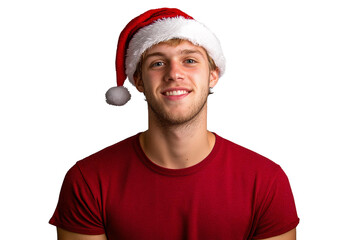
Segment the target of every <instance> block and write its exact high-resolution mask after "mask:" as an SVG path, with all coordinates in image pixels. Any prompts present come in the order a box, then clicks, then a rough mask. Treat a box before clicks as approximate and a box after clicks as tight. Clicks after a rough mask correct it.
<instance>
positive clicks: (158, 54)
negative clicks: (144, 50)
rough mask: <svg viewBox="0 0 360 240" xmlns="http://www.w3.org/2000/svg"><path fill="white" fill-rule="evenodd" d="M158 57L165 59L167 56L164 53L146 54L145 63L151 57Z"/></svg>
mask: <svg viewBox="0 0 360 240" xmlns="http://www.w3.org/2000/svg"><path fill="white" fill-rule="evenodd" d="M154 56H155V57H157V56H159V57H164V56H165V54H164V53H162V52H153V53H149V54H146V55H145V57H144V60H143V61H144V62H145V61H146V59H148V58H149V57H154Z"/></svg>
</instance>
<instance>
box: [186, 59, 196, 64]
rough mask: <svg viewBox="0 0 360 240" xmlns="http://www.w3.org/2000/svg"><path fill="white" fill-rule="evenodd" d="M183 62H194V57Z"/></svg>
mask: <svg viewBox="0 0 360 240" xmlns="http://www.w3.org/2000/svg"><path fill="white" fill-rule="evenodd" d="M185 62H186V63H195V62H196V61H195V60H194V59H186V60H185Z"/></svg>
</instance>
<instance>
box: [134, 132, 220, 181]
mask: <svg viewBox="0 0 360 240" xmlns="http://www.w3.org/2000/svg"><path fill="white" fill-rule="evenodd" d="M140 134H141V132H140V133H138V134H137V135H135V137H134V141H133V142H134V147H135V150H136V152H137V153H138V155H139V158H140V160H141V162H142V163H143V164H144V165H145V166H146V167H148V168H149V169H150V170H152V171H154V172H156V173H158V174H161V175H165V176H173V177H175V176H186V175H191V174H194V173H196V172H198V171H199V170H201V169H203V168H204V167H205V166H206V165H208V164H209V163H210V162H211V161H212V160H213V159H214V158H215V156H216V154H217V153H218V151H219V149H220V146H221V143H222V139H221V137H219V136H218V135H217V134H216V133H213V134H214V135H215V144H214V147H213V149H212V150H211V152H210V153H209V155H208V156H207V157H205V158H204V159H203V160H202V161H200V162H199V163H197V164H195V165H193V166H191V167H187V168H181V169H171V168H165V167H162V166H159V165H157V164H155V163H154V162H152V161H151V160H150V159H149V158H148V157H147V156H146V154H145V153H144V151H143V149H142V148H141V145H140Z"/></svg>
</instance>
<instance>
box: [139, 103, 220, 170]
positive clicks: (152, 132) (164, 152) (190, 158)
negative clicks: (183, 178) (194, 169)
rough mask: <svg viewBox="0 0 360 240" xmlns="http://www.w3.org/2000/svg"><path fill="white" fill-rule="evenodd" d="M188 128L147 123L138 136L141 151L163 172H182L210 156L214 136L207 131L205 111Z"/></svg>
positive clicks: (153, 122) (186, 126) (185, 126)
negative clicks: (182, 169) (146, 127)
mask: <svg viewBox="0 0 360 240" xmlns="http://www.w3.org/2000/svg"><path fill="white" fill-rule="evenodd" d="M202 114H203V115H202V116H198V118H197V119H195V120H194V121H192V122H191V123H190V124H189V123H187V124H184V125H176V126H166V127H164V126H163V125H161V124H156V121H151V120H150V122H149V129H148V130H147V131H146V132H144V133H142V134H141V135H140V143H141V147H142V149H143V150H144V152H145V154H146V155H147V156H148V158H149V159H150V160H151V161H153V162H154V163H155V164H157V165H160V166H162V167H165V168H171V169H181V168H186V167H190V166H193V165H195V164H197V163H199V162H201V161H202V160H203V159H204V158H206V156H207V155H209V153H210V152H211V150H212V148H213V146H214V144H215V135H214V134H213V133H210V132H209V131H208V130H207V124H206V110H205V112H203V113H202Z"/></svg>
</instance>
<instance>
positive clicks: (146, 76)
mask: <svg viewBox="0 0 360 240" xmlns="http://www.w3.org/2000/svg"><path fill="white" fill-rule="evenodd" d="M141 70H142V74H141V79H140V78H135V83H136V87H137V89H138V90H139V91H141V92H144V94H145V97H146V100H147V102H148V106H149V114H152V115H153V116H155V117H156V118H157V119H158V120H159V121H160V122H161V123H162V124H166V125H178V124H183V123H187V122H189V121H190V120H192V119H194V118H195V117H196V116H198V115H199V113H201V112H202V111H204V110H206V102H207V97H208V93H209V88H210V87H214V86H215V84H216V83H217V80H218V71H217V70H214V71H210V69H209V63H208V58H207V54H206V52H205V50H204V49H203V48H202V47H199V46H195V45H193V44H192V43H190V42H188V41H183V42H181V43H180V44H179V45H177V46H171V45H169V44H167V43H160V44H158V45H155V46H153V47H152V48H150V49H149V50H148V51H147V54H146V56H145V57H144V60H143V63H142V69H141Z"/></svg>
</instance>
